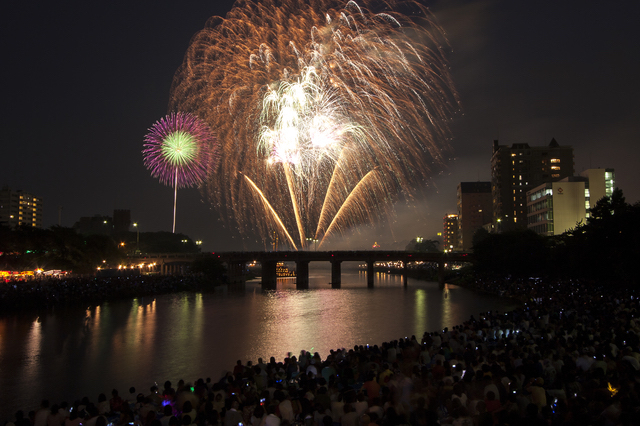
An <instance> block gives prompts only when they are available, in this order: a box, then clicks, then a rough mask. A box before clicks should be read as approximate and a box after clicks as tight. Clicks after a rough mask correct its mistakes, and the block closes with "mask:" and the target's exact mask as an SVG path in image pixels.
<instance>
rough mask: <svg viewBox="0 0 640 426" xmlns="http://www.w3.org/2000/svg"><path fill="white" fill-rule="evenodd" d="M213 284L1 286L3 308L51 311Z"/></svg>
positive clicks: (166, 280)
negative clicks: (69, 306) (75, 305)
mask: <svg viewBox="0 0 640 426" xmlns="http://www.w3.org/2000/svg"><path fill="white" fill-rule="evenodd" d="M208 285H210V281H209V280H207V279H206V278H205V277H203V276H202V275H197V274H185V275H125V276H114V277H91V278H84V277H61V278H44V279H37V278H36V279H30V280H27V281H9V282H5V283H0V309H1V310H2V311H4V312H6V311H10V310H20V309H47V308H51V307H54V306H61V305H74V304H98V303H102V302H105V301H107V300H114V299H127V298H132V297H143V296H150V295H157V294H164V293H175V292H179V291H199V290H202V289H204V288H205V287H206V286H208Z"/></svg>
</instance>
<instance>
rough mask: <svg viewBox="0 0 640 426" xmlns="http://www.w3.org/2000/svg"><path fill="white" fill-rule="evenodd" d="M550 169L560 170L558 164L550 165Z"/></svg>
mask: <svg viewBox="0 0 640 426" xmlns="http://www.w3.org/2000/svg"><path fill="white" fill-rule="evenodd" d="M551 170H560V166H551Z"/></svg>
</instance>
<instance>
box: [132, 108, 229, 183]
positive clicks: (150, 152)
mask: <svg viewBox="0 0 640 426" xmlns="http://www.w3.org/2000/svg"><path fill="white" fill-rule="evenodd" d="M217 147H218V144H217V139H216V137H215V136H214V134H213V132H212V131H211V129H210V128H209V126H208V125H207V124H206V123H205V122H204V121H202V120H200V119H199V118H198V117H196V116H195V115H192V114H189V113H184V112H178V113H173V112H172V113H171V114H169V115H167V116H166V117H164V118H161V119H160V120H158V121H157V122H156V123H155V124H154V125H153V126H152V127H151V128H150V129H149V133H147V135H146V136H145V139H144V149H143V150H142V155H143V156H144V165H145V166H146V167H147V169H149V170H151V175H152V176H153V177H157V178H159V179H160V182H162V183H164V184H165V185H170V186H174V187H175V188H176V189H177V188H184V187H187V186H194V185H199V184H201V183H202V182H203V181H204V179H205V178H206V176H207V173H208V171H209V169H210V168H212V167H215V163H216V161H215V160H216V158H217V151H218V150H217Z"/></svg>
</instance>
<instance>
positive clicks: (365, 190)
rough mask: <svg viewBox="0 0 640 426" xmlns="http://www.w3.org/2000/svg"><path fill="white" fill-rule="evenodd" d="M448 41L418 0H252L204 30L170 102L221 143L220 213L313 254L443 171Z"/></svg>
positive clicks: (450, 101) (214, 189)
mask: <svg viewBox="0 0 640 426" xmlns="http://www.w3.org/2000/svg"><path fill="white" fill-rule="evenodd" d="M443 46H446V41H445V40H444V36H443V33H442V30H441V29H440V27H439V26H438V25H437V24H436V23H435V22H434V20H433V18H432V16H431V15H430V13H429V12H428V11H427V10H426V9H425V8H424V7H423V6H421V5H420V4H419V3H417V2H415V1H413V0H407V1H402V0H389V1H386V2H381V1H376V0H362V1H359V2H355V1H341V0H311V1H309V0H262V1H259V2H258V1H257V0H245V1H243V2H237V3H236V6H235V7H234V8H233V9H232V10H231V11H230V12H229V13H228V14H227V16H226V18H220V17H213V18H211V19H210V20H209V21H208V22H207V25H206V27H205V29H203V30H202V31H200V32H199V33H198V34H196V35H195V36H194V38H193V39H192V42H191V45H190V46H189V49H188V51H187V53H186V56H185V59H184V62H183V64H182V66H181V68H180V69H179V70H178V72H177V73H176V76H175V78H174V82H173V86H172V93H171V99H172V101H171V105H170V108H171V109H174V110H188V111H194V112H196V113H197V114H198V115H199V116H200V117H202V118H203V119H204V120H206V121H207V122H208V123H209V124H210V126H211V127H212V128H214V129H216V132H217V133H218V135H219V136H220V140H221V141H222V147H221V148H222V151H223V158H224V160H223V161H222V162H221V163H220V168H219V170H218V173H215V174H209V178H208V179H207V180H206V182H205V185H204V186H205V187H206V190H207V192H208V194H209V196H210V197H211V199H212V201H213V202H215V203H217V204H218V206H219V207H220V208H221V210H222V214H223V216H224V217H232V218H234V219H235V220H237V222H238V225H239V226H240V227H241V229H252V230H257V231H259V232H261V233H262V235H264V236H266V235H268V234H270V232H271V231H273V230H277V231H278V232H280V234H281V236H283V237H284V236H287V239H288V240H291V235H295V234H294V232H292V231H293V230H297V235H295V238H296V239H297V240H298V241H299V242H300V245H301V246H304V244H305V240H306V238H305V236H313V237H314V238H315V239H323V238H325V237H327V236H328V235H330V234H332V233H334V232H336V231H338V232H342V231H344V230H345V229H347V228H348V227H350V226H352V225H354V224H357V223H362V222H368V221H371V220H374V219H375V218H377V217H379V216H380V215H381V214H382V213H386V212H388V211H389V208H390V207H391V206H392V204H393V202H394V200H395V199H396V197H395V194H397V193H398V189H400V188H402V189H403V190H405V192H406V191H408V190H409V189H410V188H413V187H416V186H418V185H416V184H419V183H422V182H424V181H425V179H427V178H428V177H429V176H430V174H431V172H432V170H433V169H434V167H439V166H440V165H441V164H442V162H443V153H444V152H445V151H446V150H447V149H448V144H447V138H448V133H449V132H448V127H447V121H448V119H449V117H450V116H451V115H452V113H453V112H454V111H455V110H457V105H458V104H457V97H456V94H455V91H454V89H453V84H452V82H451V80H450V76H449V72H448V68H447V65H446V59H445V55H444V50H443ZM265 213H266V214H265ZM265 216H266V217H268V218H270V219H268V220H265V219H264V218H265ZM276 218H277V220H276ZM292 245H295V244H292Z"/></svg>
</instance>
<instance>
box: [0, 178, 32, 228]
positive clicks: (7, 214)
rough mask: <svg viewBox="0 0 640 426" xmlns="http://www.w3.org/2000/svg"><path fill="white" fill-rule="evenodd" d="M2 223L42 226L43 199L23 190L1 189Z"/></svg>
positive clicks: (0, 211) (0, 218)
mask: <svg viewBox="0 0 640 426" xmlns="http://www.w3.org/2000/svg"><path fill="white" fill-rule="evenodd" d="M0 225H4V226H8V227H11V228H15V227H17V226H32V227H34V228H42V199H41V198H40V197H37V196H35V195H33V194H29V193H27V192H24V191H22V190H18V191H12V190H11V189H9V187H7V186H5V187H3V188H2V190H0Z"/></svg>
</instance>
